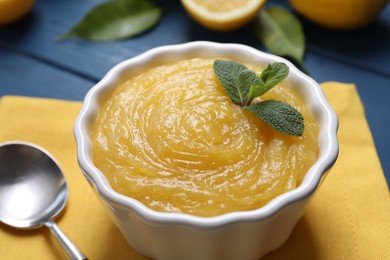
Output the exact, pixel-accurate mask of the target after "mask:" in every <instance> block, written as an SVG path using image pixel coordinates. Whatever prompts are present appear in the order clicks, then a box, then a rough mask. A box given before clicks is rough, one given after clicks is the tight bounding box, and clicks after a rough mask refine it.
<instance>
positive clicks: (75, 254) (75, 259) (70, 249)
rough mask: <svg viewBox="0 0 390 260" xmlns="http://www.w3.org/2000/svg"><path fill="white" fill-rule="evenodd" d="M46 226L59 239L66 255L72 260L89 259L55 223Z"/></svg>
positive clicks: (48, 223) (50, 222)
mask: <svg viewBox="0 0 390 260" xmlns="http://www.w3.org/2000/svg"><path fill="white" fill-rule="evenodd" d="M45 226H46V227H47V228H48V229H50V231H51V232H52V233H53V235H54V236H55V237H56V238H57V241H58V242H59V243H60V244H61V246H62V248H63V249H64V250H65V252H66V254H67V255H68V256H69V258H70V259H72V260H83V259H88V257H86V256H85V255H84V253H83V252H81V251H80V249H78V248H77V246H76V245H75V244H73V243H72V241H70V239H69V238H68V237H67V236H66V235H65V233H64V232H62V230H61V229H60V228H59V227H58V226H57V225H56V223H54V222H53V221H48V222H46V223H45Z"/></svg>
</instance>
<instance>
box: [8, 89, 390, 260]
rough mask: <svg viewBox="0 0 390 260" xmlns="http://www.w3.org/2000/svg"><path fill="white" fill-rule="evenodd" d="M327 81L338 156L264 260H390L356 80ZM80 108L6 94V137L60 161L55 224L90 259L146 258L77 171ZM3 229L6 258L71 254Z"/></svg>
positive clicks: (381, 189)
mask: <svg viewBox="0 0 390 260" xmlns="http://www.w3.org/2000/svg"><path fill="white" fill-rule="evenodd" d="M322 86H323V89H324V90H325V93H326V95H327V96H328V99H329V101H330V103H331V104H332V106H333V107H334V109H335V110H336V112H337V114H338V116H339V119H340V128H339V140H340V156H339V159H338V161H337V163H336V165H335V166H334V167H333V169H332V170H331V172H330V173H329V175H328V177H327V179H326V180H325V182H324V183H323V185H322V186H321V188H320V190H319V191H318V192H317V194H316V196H315V198H314V199H313V200H312V201H311V203H310V204H309V206H308V207H307V209H306V211H305V214H304V216H303V218H302V219H301V220H300V221H299V222H298V224H297V226H296V228H295V229H294V231H293V233H292V234H291V236H290V238H289V239H288V241H287V242H286V243H285V244H284V245H283V246H282V247H281V248H279V249H277V250H275V251H273V252H271V253H270V254H268V255H266V256H265V257H264V259H330V260H333V259H390V246H389V245H390V200H389V199H390V196H389V191H388V188H387V185H386V181H385V178H384V175H383V172H382V169H381V166H380V163H379V160H378V156H377V154H376V150H375V147H374V143H373V140H372V137H371V133H370V131H369V128H368V125H367V122H366V119H365V116H364V111H363V107H362V104H361V101H360V99H359V96H358V94H357V92H356V89H355V87H354V86H353V85H350V84H341V83H335V82H330V83H326V84H323V85H322ZM80 107H81V103H79V102H69V101H59V100H48V99H36V98H24V97H3V98H2V99H0V142H3V141H8V140H24V141H29V142H33V143H36V144H38V145H41V146H43V147H44V148H46V149H47V150H48V151H49V152H51V153H52V154H53V155H54V156H55V157H56V158H57V159H58V161H59V162H60V164H61V165H62V168H63V170H64V172H65V175H66V178H67V180H68V184H69V188H70V191H69V192H70V196H69V200H68V204H67V207H66V209H65V212H64V214H62V215H61V216H60V217H59V218H57V219H56V222H57V223H58V225H59V226H60V227H61V228H62V229H63V230H64V231H65V233H66V234H67V235H68V236H69V237H70V238H71V240H73V241H74V242H75V244H77V246H78V247H79V248H80V249H82V251H84V253H85V254H86V255H87V256H88V257H89V258H90V259H147V258H146V257H144V256H141V255H139V254H138V253H136V252H135V251H134V250H133V249H132V248H131V247H130V246H128V244H127V243H126V241H125V240H124V238H123V236H122V235H121V233H120V232H119V231H118V230H117V228H116V226H114V224H113V223H112V222H111V220H110V219H109V217H108V215H107V214H106V212H105V210H104V209H103V207H102V206H101V205H100V202H99V201H98V199H97V197H96V196H95V194H94V193H93V191H92V189H91V188H90V186H89V185H88V184H87V181H86V180H85V179H84V177H83V175H82V174H81V172H80V170H79V168H78V165H77V160H76V144H75V141H74V137H73V124H74V121H75V118H76V116H77V114H78V112H79V110H80ZM0 230H1V231H0V258H1V259H66V257H65V256H64V254H63V253H62V250H61V249H60V248H59V246H58V245H57V243H56V242H55V239H54V238H53V237H52V236H51V234H50V232H49V231H48V230H46V229H44V228H41V229H35V230H16V229H13V228H10V227H8V226H5V225H3V224H0Z"/></svg>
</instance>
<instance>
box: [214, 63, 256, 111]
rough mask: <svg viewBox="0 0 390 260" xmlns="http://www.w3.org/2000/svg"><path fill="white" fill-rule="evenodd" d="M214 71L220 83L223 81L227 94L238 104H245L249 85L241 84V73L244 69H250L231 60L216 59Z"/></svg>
mask: <svg viewBox="0 0 390 260" xmlns="http://www.w3.org/2000/svg"><path fill="white" fill-rule="evenodd" d="M213 67H214V72H215V75H216V76H217V79H218V81H219V83H221V85H222V87H223V89H224V90H225V92H226V94H227V95H228V96H229V97H230V98H231V99H232V100H233V101H234V102H235V103H237V104H240V105H241V106H243V105H244V104H245V101H246V95H247V93H248V91H249V86H246V85H244V84H240V83H242V82H240V81H239V75H240V73H241V72H242V71H245V70H248V69H247V68H246V67H245V66H244V65H242V64H240V63H238V62H235V61H231V60H215V61H214V65H213Z"/></svg>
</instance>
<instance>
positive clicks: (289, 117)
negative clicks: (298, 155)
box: [244, 100, 305, 136]
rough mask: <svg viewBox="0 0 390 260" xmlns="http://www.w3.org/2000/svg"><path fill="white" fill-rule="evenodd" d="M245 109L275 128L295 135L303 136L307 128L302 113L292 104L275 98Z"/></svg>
mask: <svg viewBox="0 0 390 260" xmlns="http://www.w3.org/2000/svg"><path fill="white" fill-rule="evenodd" d="M244 109H246V110H248V111H251V112H252V113H254V114H255V115H256V116H257V117H258V118H260V119H261V120H263V121H264V122H265V123H266V124H268V125H269V126H271V127H272V128H274V129H275V130H277V131H279V132H281V133H284V134H288V135H293V136H301V135H302V134H303V130H304V128H305V125H304V122H303V121H304V120H303V116H302V114H301V113H300V112H299V111H298V110H296V109H295V108H294V107H292V106H291V105H289V104H287V103H284V102H281V101H275V100H266V101H262V102H259V103H256V104H254V105H252V106H246V107H244Z"/></svg>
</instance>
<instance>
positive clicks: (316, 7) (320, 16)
mask: <svg viewBox="0 0 390 260" xmlns="http://www.w3.org/2000/svg"><path fill="white" fill-rule="evenodd" d="M289 1H290V4H291V6H292V7H293V8H294V9H295V10H296V11H297V12H298V13H299V14H301V15H302V16H303V17H305V18H307V19H308V20H310V21H312V22H314V23H316V24H318V25H321V26H324V27H328V28H333V29H345V30H348V29H356V28H359V27H362V26H364V25H367V24H368V23H370V22H371V21H372V20H374V19H375V17H376V16H377V15H378V14H379V13H380V12H381V11H382V9H383V8H384V7H385V6H386V4H387V2H388V0H316V1H313V0H289Z"/></svg>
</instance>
